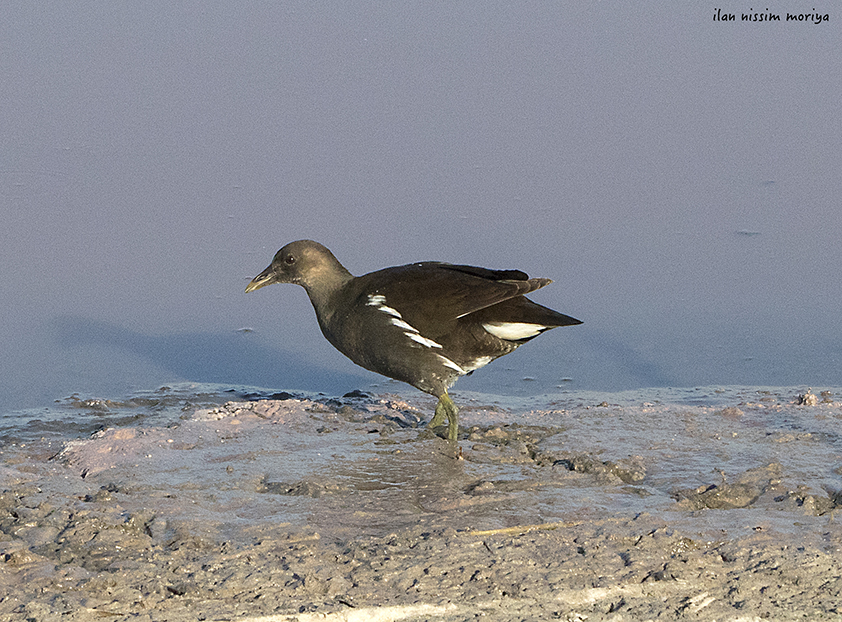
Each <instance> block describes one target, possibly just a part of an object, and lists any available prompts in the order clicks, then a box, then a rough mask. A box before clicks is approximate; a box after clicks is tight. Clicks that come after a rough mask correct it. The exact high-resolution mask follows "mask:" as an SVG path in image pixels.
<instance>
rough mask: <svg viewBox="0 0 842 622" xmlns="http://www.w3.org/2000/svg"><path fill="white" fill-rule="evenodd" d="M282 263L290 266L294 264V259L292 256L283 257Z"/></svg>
mask: <svg viewBox="0 0 842 622" xmlns="http://www.w3.org/2000/svg"><path fill="white" fill-rule="evenodd" d="M284 263H285V264H286V265H288V266H291V265H292V264H294V263H295V257H294V256H292V255H287V256H286V257H284Z"/></svg>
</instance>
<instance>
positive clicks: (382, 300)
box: [365, 294, 402, 318]
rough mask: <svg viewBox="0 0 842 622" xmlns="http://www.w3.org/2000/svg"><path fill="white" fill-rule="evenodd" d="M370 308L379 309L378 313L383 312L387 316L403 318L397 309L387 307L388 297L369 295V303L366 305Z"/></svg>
mask: <svg viewBox="0 0 842 622" xmlns="http://www.w3.org/2000/svg"><path fill="white" fill-rule="evenodd" d="M365 304H366V305H368V306H369V307H377V310H378V311H382V312H383V313H385V314H387V315H391V316H392V317H397V318H399V317H402V316H401V312H400V311H398V310H397V309H393V308H392V307H387V306H386V296H383V295H382V294H369V295H368V302H367V303H365Z"/></svg>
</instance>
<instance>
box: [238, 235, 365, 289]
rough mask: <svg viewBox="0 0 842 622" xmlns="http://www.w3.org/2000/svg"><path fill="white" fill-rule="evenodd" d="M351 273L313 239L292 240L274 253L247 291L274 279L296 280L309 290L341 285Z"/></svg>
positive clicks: (273, 281) (275, 280)
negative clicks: (270, 260)
mask: <svg viewBox="0 0 842 622" xmlns="http://www.w3.org/2000/svg"><path fill="white" fill-rule="evenodd" d="M350 278H352V277H351V274H350V273H349V272H348V271H347V270H346V269H345V268H344V267H343V266H342V264H340V263H339V261H337V259H336V257H334V256H333V253H331V252H330V251H329V250H328V249H327V248H325V247H324V246H322V245H321V244H319V243H318V242H313V241H312V240H299V241H297V242H290V243H289V244H287V245H286V246H284V247H283V248H282V249H281V250H279V251H278V252H277V253H275V257H274V259H272V263H271V264H269V267H268V268H266V269H265V270H264V271H263V272H261V273H260V274H258V275H257V276H256V277H254V278H253V279H252V280H251V283H249V284H248V286H247V287H246V293H248V292H253V291H255V290H257V289H260V288H261V287H264V286H266V285H271V284H272V283H295V284H297V285H301V286H303V287H304V288H305V289H306V290H307V291H308V292H309V291H311V290H313V289H320V288H326V287H327V288H330V287H335V286H341V285H342V284H343V283H344V282H346V281H347V280H349V279H350Z"/></svg>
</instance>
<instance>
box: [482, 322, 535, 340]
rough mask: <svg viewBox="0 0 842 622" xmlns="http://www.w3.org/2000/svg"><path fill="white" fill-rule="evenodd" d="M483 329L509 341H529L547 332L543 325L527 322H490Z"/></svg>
mask: <svg viewBox="0 0 842 622" xmlns="http://www.w3.org/2000/svg"><path fill="white" fill-rule="evenodd" d="M482 327H483V328H484V329H485V330H487V331H488V332H489V333H491V334H492V335H494V336H495V337H498V338H500V339H507V340H508V341H519V340H521V339H528V338H529V337H534V336H535V335H538V334H540V333H541V331H544V330H547V327H546V326H544V325H543V324H528V323H526V322H489V323H487V324H483V325H482Z"/></svg>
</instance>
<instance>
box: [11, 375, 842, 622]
mask: <svg viewBox="0 0 842 622" xmlns="http://www.w3.org/2000/svg"><path fill="white" fill-rule="evenodd" d="M278 397H282V398H285V399H274V400H256V399H253V400H250V401H233V402H229V403H226V404H223V405H220V406H212V407H207V408H196V409H192V410H191V409H185V412H184V413H183V415H182V416H181V417H180V418H179V419H178V420H176V421H171V422H170V423H169V424H167V425H148V424H141V425H131V424H130V423H127V424H125V425H121V426H114V427H105V428H104V429H102V430H99V431H97V432H96V433H94V434H93V435H92V436H90V437H86V438H81V439H79V440H71V441H64V442H57V441H56V440H55V439H51V440H50V441H49V442H41V443H37V442H36V443H28V444H26V445H25V446H23V447H21V446H19V445H17V446H15V447H5V448H4V450H3V454H2V456H3V458H4V462H3V463H2V466H0V476H2V489H3V493H2V495H1V496H0V560H2V564H1V565H0V568H2V570H0V619H2V620H37V621H39V622H40V621H52V620H56V621H58V620H62V621H73V622H75V621H77V620H78V621H81V620H91V619H111V620H126V621H128V620H164V619H165V620H170V621H175V622H181V621H187V620H249V619H259V618H260V617H264V618H265V619H266V620H302V621H303V620H316V619H336V620H340V619H341V620H352V619H353V620H454V621H455V620H472V619H479V618H484V619H489V620H523V619H530V620H556V619H562V620H585V619H587V620H647V619H666V620H672V619H676V620H678V619H682V620H684V619H688V620H694V619H698V620H708V619H717V620H754V619H758V620H760V619H776V620H779V619H842V554H840V553H842V528H840V526H839V524H838V517H837V514H838V511H839V508H842V495H841V494H840V492H839V491H840V489H842V482H840V472H842V469H840V467H842V444H841V443H840V441H839V439H838V438H837V436H836V432H835V430H836V429H838V427H839V423H840V421H842V404H840V403H839V402H838V401H834V397H833V394H832V393H831V392H829V393H828V395H826V396H824V398H823V399H822V398H821V397H820V398H819V399H817V400H815V401H808V403H800V404H799V403H798V399H797V397H798V396H797V395H793V392H792V391H791V390H788V389H787V390H785V389H781V390H778V391H775V390H768V389H767V390H759V389H749V388H746V389H739V390H737V389H735V390H733V391H732V392H731V393H727V399H725V400H724V401H725V402H727V403H728V405H725V406H723V403H722V402H723V400H722V399H716V400H714V399H712V398H711V399H705V396H702V397H701V398H700V399H699V400H697V402H698V403H692V404H688V403H683V404H676V403H670V402H669V401H662V400H657V399H656V400H648V401H647V400H646V399H631V400H626V401H622V403H620V401H617V402H613V401H612V400H611V399H610V398H611V396H608V399H607V400H603V401H600V402H595V401H593V400H589V399H588V398H585V399H583V398H582V397H581V396H577V397H570V398H565V399H563V400H555V401H554V402H550V403H547V404H546V405H545V407H544V408H540V409H533V410H529V411H527V412H514V411H512V410H510V409H507V408H505V407H501V406H499V405H495V404H488V403H482V402H481V401H478V400H474V401H473V403H470V404H468V405H466V406H465V407H464V408H463V430H462V434H461V436H460V439H459V443H458V445H459V449H458V450H457V449H455V448H454V447H452V446H451V445H449V444H448V443H447V442H446V441H444V440H442V439H441V438H439V437H438V436H436V435H435V434H433V433H431V432H430V431H428V430H426V429H425V428H424V423H425V421H426V419H427V417H426V415H425V413H426V412H428V411H429V410H430V404H429V403H427V401H426V400H424V399H423V398H422V399H419V400H417V401H412V402H411V403H408V402H406V401H404V400H403V399H401V398H399V397H394V396H383V397H381V396H371V395H367V394H363V393H355V394H350V395H349V396H346V397H344V398H322V399H317V400H313V399H306V398H301V397H296V396H293V395H282V396H278ZM641 397H642V398H646V397H647V396H641ZM649 397H651V396H649ZM720 397H721V396H720ZM100 406H101V405H100ZM113 410H115V411H117V410H119V407H118V406H116V405H115V406H114V407H113ZM120 414H121V416H122V415H123V414H125V413H120ZM126 421H129V420H126ZM267 616H268V617H267Z"/></svg>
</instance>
